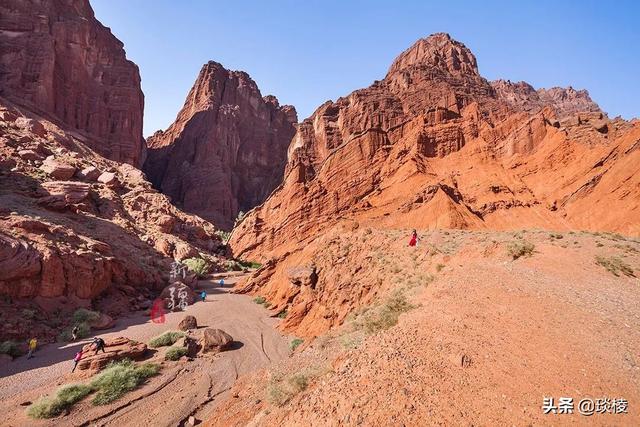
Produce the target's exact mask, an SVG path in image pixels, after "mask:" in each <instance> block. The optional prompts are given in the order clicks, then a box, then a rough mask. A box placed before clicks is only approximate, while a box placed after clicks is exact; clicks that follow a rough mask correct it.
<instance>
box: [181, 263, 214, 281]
mask: <svg viewBox="0 0 640 427" xmlns="http://www.w3.org/2000/svg"><path fill="white" fill-rule="evenodd" d="M182 263H183V264H184V265H186V266H187V268H188V269H189V270H190V271H191V272H193V273H195V274H197V275H198V277H199V278H201V279H202V278H203V277H205V276H206V275H207V274H208V273H209V270H210V269H211V266H210V265H209V263H208V262H207V261H206V260H204V259H202V258H187V259H185V260H183V261H182Z"/></svg>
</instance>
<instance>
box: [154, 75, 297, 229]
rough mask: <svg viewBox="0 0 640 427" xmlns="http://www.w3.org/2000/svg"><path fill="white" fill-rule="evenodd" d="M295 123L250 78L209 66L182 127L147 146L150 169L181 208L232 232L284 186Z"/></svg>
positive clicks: (291, 113)
mask: <svg viewBox="0 0 640 427" xmlns="http://www.w3.org/2000/svg"><path fill="white" fill-rule="evenodd" d="M296 121H297V117H296V112H295V109H294V108H293V107H291V106H288V105H285V106H280V105H279V104H278V100H277V99H276V98H275V97H273V96H266V97H264V98H263V97H262V96H261V95H260V90H259V89H258V86H257V85H256V83H255V82H254V81H253V80H252V79H251V78H250V77H249V75H248V74H246V73H244V72H240V71H228V70H226V69H225V68H224V67H222V65H220V64H218V63H216V62H208V63H207V64H205V65H204V66H203V67H202V70H201V71H200V74H199V76H198V78H197V80H196V82H195V84H194V86H193V88H192V89H191V91H190V92H189V95H188V96H187V99H186V101H185V104H184V107H182V110H181V111H180V112H179V113H178V117H177V118H176V121H175V122H174V123H173V124H172V125H171V126H170V127H169V128H168V129H167V130H166V131H164V132H162V131H159V132H156V133H155V134H154V135H153V136H152V137H150V138H149V139H148V140H147V144H148V147H149V149H148V157H147V160H146V162H145V164H144V168H143V169H144V171H145V172H146V173H147V174H148V175H149V178H150V180H151V181H152V182H153V184H154V186H155V187H156V188H158V189H159V190H160V191H162V192H163V193H164V194H166V195H168V196H170V197H171V199H172V201H173V203H175V204H176V205H177V206H179V207H181V208H182V209H184V210H185V211H187V212H191V213H195V214H197V215H200V216H201V217H203V218H206V219H208V220H211V221H213V222H214V223H215V224H216V225H217V226H219V227H223V228H231V227H232V226H233V223H234V219H235V218H236V216H237V215H238V213H239V212H240V211H245V212H246V211H248V210H249V209H251V208H253V207H254V206H256V205H258V204H260V203H262V202H263V201H264V200H265V199H266V197H267V196H268V195H269V194H270V193H271V191H272V190H273V189H274V188H275V187H276V186H277V185H278V184H279V183H280V182H281V181H282V175H283V172H284V167H285V164H286V150H287V146H288V145H289V142H290V141H291V138H292V136H293V134H294V132H295V128H294V124H295V123H296Z"/></svg>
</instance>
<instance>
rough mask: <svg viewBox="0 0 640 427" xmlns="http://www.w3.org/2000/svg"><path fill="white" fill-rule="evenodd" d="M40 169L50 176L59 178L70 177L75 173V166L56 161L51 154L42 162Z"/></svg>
mask: <svg viewBox="0 0 640 427" xmlns="http://www.w3.org/2000/svg"><path fill="white" fill-rule="evenodd" d="M40 170H42V171H43V172H45V173H47V174H48V175H49V176H51V177H52V178H55V179H61V180H66V179H70V178H71V177H72V176H73V175H74V174H75V173H76V168H75V166H71V165H68V164H66V163H64V162H61V161H58V160H56V159H54V158H53V157H52V156H49V157H47V158H46V159H45V160H44V162H42V166H40Z"/></svg>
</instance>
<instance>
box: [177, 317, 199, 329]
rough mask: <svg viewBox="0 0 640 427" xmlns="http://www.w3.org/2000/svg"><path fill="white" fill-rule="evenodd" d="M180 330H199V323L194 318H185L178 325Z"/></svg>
mask: <svg viewBox="0 0 640 427" xmlns="http://www.w3.org/2000/svg"><path fill="white" fill-rule="evenodd" d="M178 329H180V330H181V331H188V330H189V329H198V321H197V320H196V318H195V317H194V316H185V317H184V318H183V319H182V320H181V321H180V323H179V324H178Z"/></svg>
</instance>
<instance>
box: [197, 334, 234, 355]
mask: <svg viewBox="0 0 640 427" xmlns="http://www.w3.org/2000/svg"><path fill="white" fill-rule="evenodd" d="M232 342H233V337H232V336H231V335H229V334H228V333H226V332H225V331H223V330H222V329H214V328H206V329H205V330H204V332H203V335H202V340H201V344H202V351H203V352H205V353H220V352H221V351H224V350H227V349H228V348H229V346H230V345H231V343H232Z"/></svg>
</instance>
